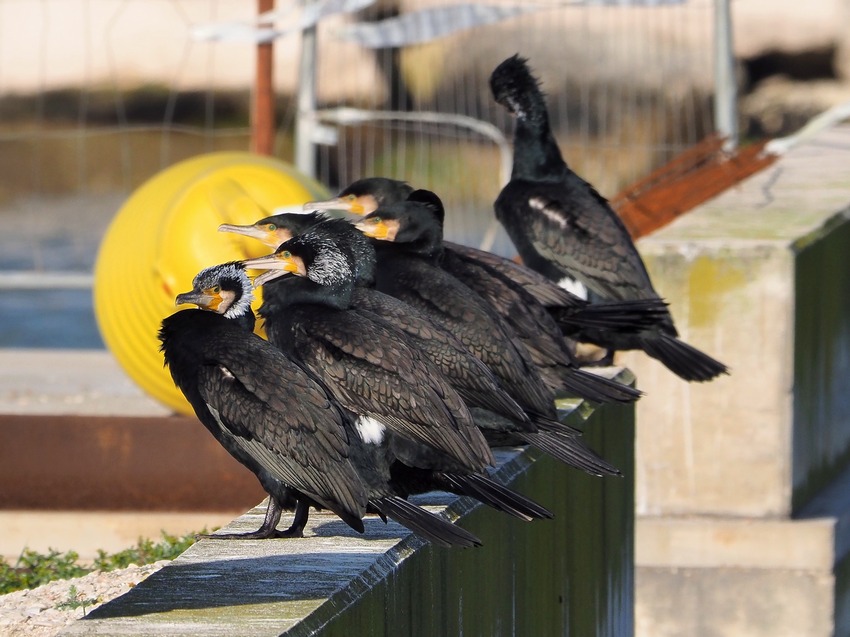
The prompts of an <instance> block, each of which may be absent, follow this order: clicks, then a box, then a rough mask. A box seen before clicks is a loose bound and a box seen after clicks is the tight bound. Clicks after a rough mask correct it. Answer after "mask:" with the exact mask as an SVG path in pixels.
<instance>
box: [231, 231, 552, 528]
mask: <svg viewBox="0 0 850 637" xmlns="http://www.w3.org/2000/svg"><path fill="white" fill-rule="evenodd" d="M343 228H345V229H347V230H348V231H347V232H345V231H343V232H339V230H340V229H343ZM335 229H336V230H335ZM352 237H360V235H359V233H358V232H357V231H356V230H355V229H354V228H353V227H351V226H350V224H348V222H346V221H342V220H328V221H327V222H325V223H322V224H319V225H317V226H315V227H313V228H310V229H309V230H308V231H306V232H305V233H304V234H302V235H299V236H297V237H295V238H294V239H291V240H289V241H287V242H285V243H284V244H282V245H281V246H280V247H279V249H278V251H277V252H276V253H275V255H272V256H271V257H261V258H259V259H251V260H248V261H246V262H245V263H246V264H247V265H248V266H249V267H261V268H269V269H270V270H269V273H268V274H267V275H261V276H259V277H257V279H256V280H255V284H263V285H266V286H267V287H266V294H265V296H264V299H265V300H264V306H263V308H261V314H262V315H263V316H265V318H266V321H267V325H266V328H267V331H268V334H269V338H270V340H271V341H272V342H274V343H276V344H278V343H279V344H280V345H281V346H282V347H284V348H285V351H287V352H291V353H292V354H293V355H296V356H298V355H302V356H304V359H303V360H304V363H305V364H306V365H307V366H308V367H311V366H316V368H317V369H318V370H319V371H318V374H319V375H320V376H321V377H322V379H323V381H324V382H325V383H326V385H327V386H328V388H329V390H330V391H331V393H332V394H333V395H334V398H335V399H336V400H340V401H341V402H342V404H343V405H345V407H346V408H347V409H350V410H351V411H353V412H355V413H356V414H361V415H364V414H365V415H368V416H369V418H367V419H365V422H363V421H361V422H359V423H358V425H357V431H358V433H359V435H360V437H361V438H362V439H363V440H364V442H365V443H367V445H370V446H381V447H383V448H386V449H387V451H386V452H385V454H384V455H385V457H390V458H391V462H390V469H389V472H390V474H391V479H390V482H391V484H392V486H393V488H394V490H395V491H394V492H395V493H398V494H404V495H407V494H415V493H421V492H424V491H430V490H435V489H440V490H444V491H449V492H451V493H455V494H458V495H468V496H471V497H474V498H476V499H478V500H479V501H481V502H483V503H484V504H487V505H489V506H492V507H494V508H496V509H498V510H500V511H503V512H506V513H510V514H511V515H514V516H516V517H519V518H521V519H524V520H530V519H534V518H541V517H551V513H550V512H549V511H547V510H546V509H544V508H543V507H541V506H540V505H538V504H536V503H534V502H532V501H531V500H529V499H528V498H526V497H525V496H522V495H519V494H517V493H515V492H513V491H511V490H510V489H508V488H506V487H503V486H501V485H499V484H498V483H495V482H493V481H492V480H491V479H490V478H489V477H487V476H486V474H485V473H483V467H482V468H481V469H475V468H474V467H472V468H471V467H470V466H469V463H468V461H466V460H463V461H464V462H465V463H466V464H464V465H461V463H460V462H459V459H458V457H457V454H456V453H455V452H451V453H450V452H448V451H447V450H446V449H439V448H438V447H437V445H436V444H435V443H434V442H425V441H424V440H423V439H422V438H421V437H420V438H419V439H416V440H414V439H413V438H414V437H413V436H411V435H410V433H409V430H410V427H411V426H418V427H425V426H427V427H432V428H436V427H439V426H440V425H441V423H440V422H439V420H440V419H446V420H447V422H446V423H444V425H445V426H446V427H450V426H452V425H451V423H450V422H449V421H450V419H451V418H453V417H454V416H453V415H452V413H451V410H452V409H453V408H454V407H455V406H456V403H457V402H458V400H457V399H456V397H453V396H452V392H451V391H446V390H447V387H446V385H445V384H443V382H442V381H441V380H440V378H439V372H438V371H437V370H436V369H435V368H429V367H428V365H427V364H420V363H418V362H416V359H417V358H418V356H419V354H418V353H417V352H416V350H415V348H406V347H404V346H403V345H402V344H400V343H398V342H397V339H398V338H399V337H400V334H399V333H392V332H393V331H394V330H393V328H392V327H391V326H390V325H389V324H387V323H386V322H385V321H384V320H383V319H381V318H380V317H378V316H375V315H373V314H370V313H369V312H368V311H363V312H358V311H357V310H355V309H348V310H346V309H344V308H341V307H339V304H337V305H336V306H334V307H331V306H329V305H326V304H327V303H329V302H330V300H331V299H333V298H334V296H335V295H339V296H340V297H341V298H340V299H338V300H340V301H342V300H343V299H344V297H345V296H346V292H345V290H346V289H347V288H348V286H347V285H342V284H341V283H340V280H339V279H337V277H343V278H350V276H351V273H352V272H353V269H354V268H353V265H352V264H351V258H352V256H351V252H350V251H348V250H345V249H344V248H342V247H340V246H338V245H337V244H336V242H338V241H344V240H345V239H346V238H352ZM343 261H345V262H346V263H347V264H348V266H349V267H343V266H342V265H341V263H342V262H343ZM287 273H293V274H296V275H298V276H286V277H284V278H283V279H282V280H279V281H277V282H275V281H271V279H272V278H275V277H276V276H278V275H281V274H287ZM299 279H300V280H299ZM330 280H335V281H333V282H331V281H330ZM270 281H271V285H270ZM287 282H289V284H288V285H287ZM349 282H350V281H349ZM323 287H328V288H330V289H324V290H320V288H323ZM308 299H309V301H308ZM266 304H268V305H269V307H266ZM279 312H285V313H286V316H280V315H279V314H278V313H279ZM322 315H325V316H322ZM372 323H375V324H376V326H372V327H370V324H372ZM340 324H349V325H351V326H353V327H352V328H343V329H340V328H339V325H340ZM335 325H336V327H335ZM351 329H353V330H355V332H356V331H357V330H362V333H361V334H359V335H358V334H356V333H355V335H354V338H351V335H352V333H353V332H351V331H350V330H351ZM287 331H289V332H290V333H287ZM388 331H389V332H390V334H389V335H388V334H387V332H388ZM294 332H302V333H294ZM304 332H313V333H316V332H318V335H316V336H315V337H310V336H309V335H307V334H306V333H304ZM370 336H375V338H376V340H374V341H370V340H369V337H370ZM346 339H347V340H348V341H349V342H348V343H347V344H346V343H343V341H344V340H346ZM332 341H333V342H334V344H333V345H331V346H330V348H331V350H332V351H330V352H329V353H330V355H331V356H333V357H334V358H335V361H334V362H333V363H329V362H328V357H327V356H325V357H323V356H322V353H321V351H320V350H322V349H327V348H328V347H329V344H330V343H331V342H332ZM380 341H383V343H384V344H383V345H381V344H380ZM373 344H374V346H375V347H374V350H373V351H369V350H370V349H371V348H370V345H373ZM389 345H394V346H395V349H392V348H390V347H389ZM339 350H345V351H339ZM358 350H359V352H358ZM346 352H352V353H353V354H352V355H347V354H346ZM400 354H402V355H403V357H399V355H400ZM362 358H368V359H369V364H368V365H364V364H363V363H362V361H361V359H362ZM346 366H347V367H348V368H346ZM394 368H398V369H399V371H398V375H400V376H404V377H405V378H402V379H401V382H397V381H395V380H394V379H393V376H394V375H395V372H394V371H392V370H394ZM422 371H425V373H426V374H427V373H430V374H431V377H425V376H422V375H421V374H420V372H422ZM414 380H416V381H417V382H418V383H419V384H420V385H421V387H416V388H411V386H410V385H411V384H412V383H413V382H414ZM434 390H436V391H437V392H438V393H440V394H441V398H439V399H438V400H432V399H431V398H429V397H428V394H429V392H430V391H434ZM376 401H383V402H384V403H386V406H385V405H383V404H376ZM439 404H442V405H443V407H442V409H439V407H438V405H439ZM435 408H436V410H437V413H435V414H433V415H432V414H428V413H427V410H428V409H435ZM405 418H411V419H413V422H411V423H408V424H404V425H401V426H400V425H399V421H400V420H401V419H405ZM384 424H386V425H387V426H384ZM455 426H456V425H455ZM473 431H474V434H475V435H472V434H470V438H472V440H473V444H477V443H478V442H479V441H481V442H483V438H482V437H481V435H480V433H479V432H478V431H477V430H475V429H474V428H473ZM432 438H433V435H432ZM485 449H486V443H485ZM486 455H488V456H489V455H490V452H489V449H486ZM490 457H492V456H490ZM378 464H381V463H378ZM358 466H360V465H359V464H358Z"/></svg>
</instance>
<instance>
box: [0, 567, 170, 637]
mask: <svg viewBox="0 0 850 637" xmlns="http://www.w3.org/2000/svg"><path fill="white" fill-rule="evenodd" d="M169 563H170V560H161V561H159V562H155V563H153V564H147V565H145V566H129V567H127V568H124V569H119V570H115V571H109V572H107V573H102V572H94V573H89V574H88V575H86V576H84V577H78V578H76V579H70V580H59V581H56V582H50V583H49V584H45V585H44V586H39V587H38V588H33V589H30V590H23V591H15V592H14V593H8V594H6V595H0V635H3V637H24V636H26V637H53V635H57V634H58V633H59V632H60V631H62V630H63V629H64V628H65V627H66V626H67V625H68V624H71V623H72V622H74V621H76V620H78V619H80V618H81V617H83V616H84V615H85V614H86V613H88V612H90V611H91V610H93V609H95V608H97V607H98V606H100V605H101V604H105V603H106V602H108V601H110V600H112V599H115V598H116V597H119V596H121V595H123V594H124V593H126V592H127V591H128V590H130V589H131V588H132V587H133V586H135V585H136V584H138V583H139V582H141V581H142V580H143V579H145V578H146V577H148V576H149V575H150V574H151V573H155V572H156V571H158V570H159V569H161V568H162V567H163V566H165V565H166V564H169ZM72 586H74V587H75V588H76V593H77V594H76V601H77V603H80V602H82V601H86V602H88V601H89V600H93V601H91V602H90V603H86V604H85V607H83V606H82V605H80V606H79V607H75V606H76V604H72V603H69V602H72V601H73V600H74V599H75V597H74V595H73V592H72V591H71V587H72Z"/></svg>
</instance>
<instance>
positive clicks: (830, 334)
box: [623, 127, 850, 637]
mask: <svg viewBox="0 0 850 637" xmlns="http://www.w3.org/2000/svg"><path fill="white" fill-rule="evenodd" d="M848 165H850V127H837V128H833V129H829V130H827V131H824V132H821V133H820V134H818V135H816V136H815V137H813V138H811V139H809V140H807V141H805V142H804V143H802V144H800V145H799V146H797V147H796V148H794V149H792V150H791V151H790V152H789V153H788V154H787V155H786V156H784V157H782V158H781V159H780V160H779V161H777V162H776V163H775V164H773V165H772V166H771V167H769V168H767V169H766V170H764V171H762V172H761V173H759V174H757V175H755V176H754V177H752V178H750V179H748V180H746V181H745V182H743V183H742V184H740V185H739V186H737V187H735V188H732V189H730V190H729V191H727V192H726V193H724V194H723V195H721V196H719V197H717V198H716V199H714V200H712V201H710V202H708V203H706V204H705V205H703V206H701V207H699V208H698V209H696V210H694V211H692V212H691V213H689V214H688V215H685V216H684V217H681V218H679V219H678V220H677V221H675V222H674V223H672V224H670V225H669V226H667V227H665V228H663V229H661V230H660V231H658V232H656V233H655V234H653V235H652V236H650V237H647V238H645V239H644V240H642V241H641V242H640V249H641V252H642V254H643V255H644V258H645V260H646V262H647V266H648V268H649V270H650V273H651V275H652V277H653V281H654V282H655V284H656V287H657V289H658V290H659V292H660V293H661V294H662V295H663V296H665V297H666V298H667V299H668V300H669V301H670V302H671V310H672V312H673V316H674V317H675V318H676V323H677V326H678V327H679V330H680V332H681V335H682V337H683V338H684V339H685V340H686V341H688V342H689V343H691V344H693V345H695V346H696V347H699V348H701V349H703V350H705V351H707V352H709V353H711V354H712V355H714V356H715V357H717V358H719V359H720V360H722V361H724V362H725V363H727V364H728V365H729V366H730V368H731V370H732V373H731V375H730V376H729V377H725V378H721V379H718V380H716V381H714V382H712V383H709V384H705V385H700V384H688V383H684V382H682V381H680V380H679V379H678V378H676V377H675V376H673V375H672V374H670V373H669V372H668V371H667V370H666V369H664V368H663V367H662V366H661V365H660V364H659V363H657V362H656V361H653V360H650V359H648V358H647V357H645V356H643V355H641V354H637V353H632V354H630V355H629V356H627V357H624V358H623V360H624V361H625V362H626V364H627V365H628V366H629V367H630V368H632V369H634V371H635V373H636V375H637V377H638V379H639V383H638V385H639V387H640V388H642V389H644V390H645V391H646V392H647V394H648V395H647V396H646V397H645V398H643V399H642V400H641V401H640V402H639V404H638V407H637V414H638V441H637V453H636V455H637V487H636V503H637V513H638V518H637V522H636V529H637V539H636V560H637V582H638V589H637V590H638V593H637V605H636V608H637V610H636V614H637V618H638V619H637V634H638V635H645V636H647V637H649V636H651V637H658V636H665V635H671V636H672V635H689V636H694V637H702V636H712V637H713V636H714V635H718V636H719V635H724V636H725V635H754V636H758V635H765V636H767V635H770V636H771V637H777V636H778V635H788V636H789V637H791V636H796V635H806V636H807V637H813V636H819V635H823V636H826V635H833V634H848V633H850V623H848V622H849V621H850V611H848V608H850V605H848V594H847V590H848V571H850V568H849V567H848V566H847V555H848V547H850V526H848V520H850V498H848V497H846V496H844V495H843V494H844V493H845V492H847V491H848V490H850V465H849V464H848V459H850V396H848V391H847V388H848V387H850V338H848V331H850V277H848V274H847V273H848V272H850V251H848V246H850V208H848V206H849V205H850V177H848V172H847V166H848Z"/></svg>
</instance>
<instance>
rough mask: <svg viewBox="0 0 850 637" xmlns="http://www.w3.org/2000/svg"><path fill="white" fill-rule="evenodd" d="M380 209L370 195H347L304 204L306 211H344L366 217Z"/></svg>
mask: <svg viewBox="0 0 850 637" xmlns="http://www.w3.org/2000/svg"><path fill="white" fill-rule="evenodd" d="M377 208H378V202H377V201H375V198H374V197H371V196H369V195H362V196H360V197H358V196H357V195H346V196H344V197H336V198H334V199H328V200H327V201H308V202H307V203H305V204H304V210H321V211H326V210H344V211H345V212H350V213H351V214H354V215H360V216H365V215H368V214H370V213H372V212H374V211H375V210H377Z"/></svg>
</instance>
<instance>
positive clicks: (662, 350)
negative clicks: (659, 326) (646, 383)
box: [641, 333, 729, 382]
mask: <svg viewBox="0 0 850 637" xmlns="http://www.w3.org/2000/svg"><path fill="white" fill-rule="evenodd" d="M641 342H642V344H643V351H644V352H646V353H647V354H648V355H649V356H652V358H655V359H657V360H659V361H661V362H662V363H663V364H664V365H665V366H666V367H667V368H668V369H669V370H670V371H671V372H673V373H674V374H676V375H677V376H679V377H680V378H683V379H685V380H687V381H698V382H705V381H708V380H712V379H714V378H716V377H717V376H719V375H720V374H728V373H729V368H728V367H726V365H724V364H723V363H721V362H720V361H717V360H715V359H713V358H712V357H711V356H709V355H708V354H705V353H703V352H701V351H700V350H698V349H697V348H696V347H692V346H691V345H688V344H687V343H685V342H684V341H681V340H679V339H678V338H676V337H675V336H671V335H670V334H664V333H656V334H654V335H653V336H652V337H651V338H644V339H642V341H641Z"/></svg>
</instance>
